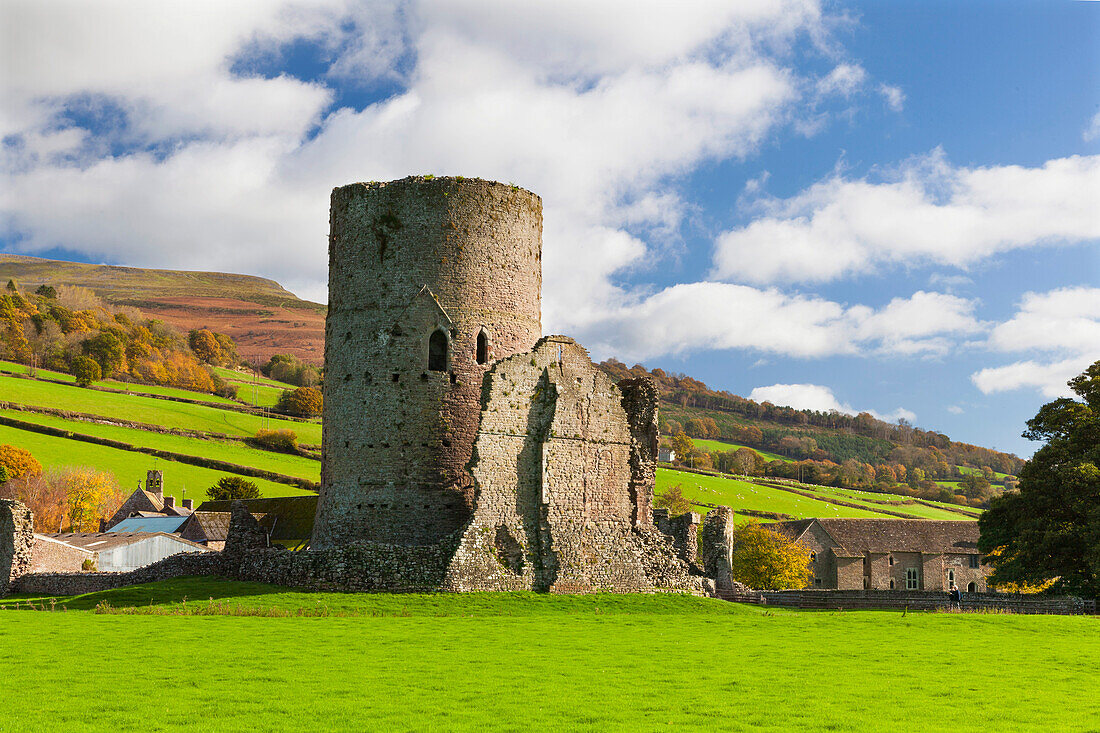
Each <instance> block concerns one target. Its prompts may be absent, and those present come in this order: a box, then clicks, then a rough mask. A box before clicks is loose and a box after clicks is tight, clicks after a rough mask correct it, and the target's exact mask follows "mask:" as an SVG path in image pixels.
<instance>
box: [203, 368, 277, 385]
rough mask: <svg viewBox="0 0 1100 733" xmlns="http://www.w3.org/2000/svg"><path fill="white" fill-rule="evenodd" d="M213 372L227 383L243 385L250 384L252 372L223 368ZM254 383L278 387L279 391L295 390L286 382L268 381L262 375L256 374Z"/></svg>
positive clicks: (215, 369)
mask: <svg viewBox="0 0 1100 733" xmlns="http://www.w3.org/2000/svg"><path fill="white" fill-rule="evenodd" d="M214 371H215V372H216V373H217V375H218V376H219V377H221V378H222V379H224V380H225V381H227V382H241V383H243V384H252V381H253V378H252V372H239V371H237V370H236V369H226V368H225V367H214ZM255 381H257V382H259V383H260V384H266V385H269V386H271V387H278V388H279V389H295V385H293V384H287V383H286V382H280V381H278V380H276V379H270V378H268V377H265V376H264V375H262V374H257V375H256V378H255Z"/></svg>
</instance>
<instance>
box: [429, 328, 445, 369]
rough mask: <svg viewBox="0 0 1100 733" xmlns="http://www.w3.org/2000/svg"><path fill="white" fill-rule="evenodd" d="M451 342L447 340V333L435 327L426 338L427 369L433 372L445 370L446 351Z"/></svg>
mask: <svg viewBox="0 0 1100 733" xmlns="http://www.w3.org/2000/svg"><path fill="white" fill-rule="evenodd" d="M450 350H451V344H450V342H449V341H448V340H447V333H446V332H445V331H444V330H443V329H442V328H440V329H437V330H436V331H435V332H434V333H432V335H431V338H429V339H428V369H430V370H431V371H433V372H445V371H447V361H448V358H447V357H448V356H449V354H448V352H449V351H450Z"/></svg>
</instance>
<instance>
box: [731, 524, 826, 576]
mask: <svg viewBox="0 0 1100 733" xmlns="http://www.w3.org/2000/svg"><path fill="white" fill-rule="evenodd" d="M731 546H732V558H731V566H732V570H733V579H734V580H736V581H739V582H741V583H744V584H745V585H747V586H749V587H750V588H756V589H758V590H782V589H786V588H804V587H806V584H807V582H808V581H809V579H810V568H809V563H810V551H809V550H807V549H806V548H805V547H803V546H802V545H799V544H798V543H795V542H791V541H790V540H788V539H787V538H786V537H784V536H783V535H781V534H778V533H777V532H773V531H771V530H770V529H766V528H765V527H763V526H762V525H760V524H758V523H756V522H748V523H746V524H743V525H741V526H739V527H736V528H734V530H733V539H732V542H731Z"/></svg>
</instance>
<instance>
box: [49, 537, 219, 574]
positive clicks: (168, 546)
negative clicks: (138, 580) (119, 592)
mask: <svg viewBox="0 0 1100 733" xmlns="http://www.w3.org/2000/svg"><path fill="white" fill-rule="evenodd" d="M181 552H207V549H206V548H205V547H203V546H202V545H200V544H197V543H195V542H189V541H187V540H184V539H181V538H179V537H177V536H175V535H172V534H167V533H165V532H66V533H59V534H35V536H34V547H33V549H32V550H31V570H30V572H32V573H73V572H80V571H81V570H88V569H91V568H94V569H95V570H98V571H99V572H103V573H114V572H127V571H130V570H137V569H138V568H142V567H145V566H146V565H151V564H152V563H155V562H157V561H158V560H163V559H164V558H166V557H171V556H172V555H177V554H179V553H181Z"/></svg>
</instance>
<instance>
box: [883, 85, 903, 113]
mask: <svg viewBox="0 0 1100 733" xmlns="http://www.w3.org/2000/svg"><path fill="white" fill-rule="evenodd" d="M878 93H879V94H881V95H882V98H883V99H884V100H885V101H886V106H887V107H889V108H890V110H891V111H893V112H901V111H902V110H903V109H905V92H903V91H902V90H901V87H897V86H893V85H891V84H879V85H878Z"/></svg>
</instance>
